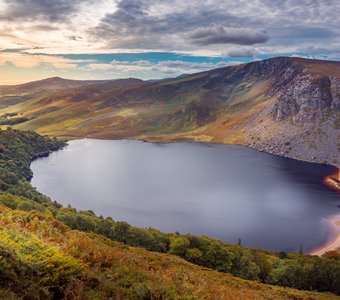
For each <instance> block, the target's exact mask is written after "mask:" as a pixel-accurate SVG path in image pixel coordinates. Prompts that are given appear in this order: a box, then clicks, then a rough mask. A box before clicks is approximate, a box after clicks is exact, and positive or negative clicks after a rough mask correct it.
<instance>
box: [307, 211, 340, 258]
mask: <svg viewBox="0 0 340 300" xmlns="http://www.w3.org/2000/svg"><path fill="white" fill-rule="evenodd" d="M329 222H330V226H331V227H332V231H333V234H334V237H333V238H332V239H331V240H330V241H329V242H327V243H326V244H324V245H322V246H320V247H318V248H316V249H313V250H312V251H311V252H309V253H308V254H310V255H317V256H321V255H323V254H325V253H326V252H328V251H334V250H335V251H339V252H340V215H336V216H334V217H332V218H331V219H330V221H329Z"/></svg>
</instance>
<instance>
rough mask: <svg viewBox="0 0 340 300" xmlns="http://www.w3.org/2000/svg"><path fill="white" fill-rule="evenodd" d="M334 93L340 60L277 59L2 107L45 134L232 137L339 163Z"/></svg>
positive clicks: (339, 87) (339, 104) (338, 88)
mask: <svg viewBox="0 0 340 300" xmlns="http://www.w3.org/2000/svg"><path fill="white" fill-rule="evenodd" d="M339 95H340V63H339V62H327V61H317V60H307V59H299V58H285V57H279V58H271V59H268V60H265V61H259V62H253V63H248V64H243V65H238V66H233V67H226V68H221V69H216V70H212V71H207V72H202V73H198V74H193V75H186V76H181V77H179V78H175V79H166V80H160V81H156V82H142V81H137V80H130V79H128V80H127V81H124V80H122V81H118V82H106V83H97V84H91V85H86V86H83V87H77V88H72V89H64V90H62V91H59V92H55V93H50V92H49V93H47V94H46V93H45V94H42V95H40V96H38V97H34V98H31V99H29V100H27V101H24V102H21V103H18V104H17V105H11V106H8V107H6V108H4V109H2V110H1V112H0V113H2V114H8V113H10V114H18V115H17V117H21V118H25V119H24V121H23V120H21V121H23V122H20V123H18V124H17V125H15V128H18V129H24V130H35V131H37V132H39V133H41V134H48V135H51V136H58V137H66V138H71V139H72V138H80V137H94V138H105V139H111V138H138V139H146V140H150V141H161V142H162V141H181V140H186V141H206V142H216V143H236V144H242V145H247V146H251V147H253V148H255V149H259V150H264V151H267V152H270V153H275V154H279V155H285V156H289V157H293V158H297V159H303V160H309V161H317V162H327V163H330V164H334V165H338V163H339V162H338V154H339V153H338V147H339V142H338V138H339V136H340V98H339V97H340V96H339ZM0 104H1V99H0ZM17 121H20V120H17Z"/></svg>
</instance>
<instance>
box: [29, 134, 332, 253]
mask: <svg viewBox="0 0 340 300" xmlns="http://www.w3.org/2000/svg"><path fill="white" fill-rule="evenodd" d="M32 170H33V172H34V177H33V179H32V184H33V185H34V186H36V187H37V188H38V190H39V191H41V192H42V193H44V194H46V195H48V196H50V197H51V198H53V199H54V200H57V201H58V202H60V203H63V204H65V205H66V204H68V203H70V204H71V205H72V206H74V207H76V208H79V209H91V210H93V211H95V212H96V213H97V214H102V215H104V216H111V217H112V218H113V219H115V220H125V221H127V222H129V223H131V224H133V225H137V226H147V227H148V226H151V227H155V228H158V229H160V230H163V231H169V232H175V231H179V232H181V233H188V232H190V233H192V234H198V235H208V236H211V237H216V238H219V239H222V240H223V241H226V242H230V243H236V242H237V240H238V238H241V239H242V243H243V244H244V245H247V246H253V247H261V248H266V249H272V250H285V251H295V250H297V249H298V248H299V246H300V245H301V244H303V245H304V247H305V249H307V250H308V249H310V248H312V247H314V246H315V245H317V244H320V243H322V242H324V241H325V239H326V238H327V226H326V222H325V218H327V217H328V216H329V215H334V214H335V213H337V212H338V211H339V208H338V207H337V205H338V204H339V198H338V194H336V193H334V192H333V191H331V190H330V189H328V188H327V187H325V186H324V185H323V184H322V179H323V177H324V176H326V175H328V174H330V173H332V172H334V169H333V168H332V167H327V166H322V165H317V164H311V163H305V162H299V161H296V160H291V159H286V158H281V157H277V156H273V155H269V154H264V153H260V152H257V151H254V150H251V149H248V148H245V147H240V146H234V145H212V144H187V143H174V144H164V145H160V144H150V143H144V142H139V141H130V140H120V141H102V140H89V139H86V140H78V141H72V142H70V144H69V146H68V147H66V148H65V149H64V150H61V151H58V152H55V153H53V154H51V155H50V156H49V157H47V158H41V159H38V160H36V161H34V162H33V163H32Z"/></svg>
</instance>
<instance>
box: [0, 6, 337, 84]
mask: <svg viewBox="0 0 340 300" xmlns="http://www.w3.org/2000/svg"><path fill="white" fill-rule="evenodd" d="M339 15H340V1H339V0H298V1H297V0H191V1H183V0H0V85H4V84H18V83H23V82H28V81H33V80H38V79H43V78H47V77H54V76H59V77H63V78H70V79H114V78H128V77H136V78H141V79H158V78H167V77H175V76H179V75H181V74H188V73H194V72H200V71H204V70H208V69H213V68H218V67H224V66H229V65H235V64H239V63H243V62H250V61H255V60H260V59H265V58H269V57H274V56H300V57H307V58H316V59H327V60H340V19H339Z"/></svg>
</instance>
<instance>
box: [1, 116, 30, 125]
mask: <svg viewBox="0 0 340 300" xmlns="http://www.w3.org/2000/svg"><path fill="white" fill-rule="evenodd" d="M28 120H29V119H28V118H23V117H22V118H11V119H8V118H4V117H0V125H15V124H20V123H23V122H26V121H28Z"/></svg>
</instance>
